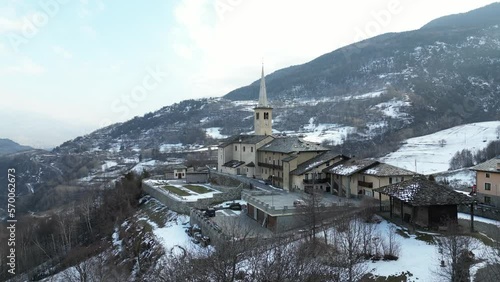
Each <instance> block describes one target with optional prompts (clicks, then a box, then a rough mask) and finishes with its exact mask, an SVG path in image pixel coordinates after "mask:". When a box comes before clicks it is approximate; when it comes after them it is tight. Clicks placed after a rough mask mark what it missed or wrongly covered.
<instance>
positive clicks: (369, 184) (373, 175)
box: [358, 163, 417, 200]
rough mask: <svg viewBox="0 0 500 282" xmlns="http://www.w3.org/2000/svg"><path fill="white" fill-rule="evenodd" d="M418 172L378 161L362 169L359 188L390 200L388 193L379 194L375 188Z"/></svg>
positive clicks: (369, 194)
mask: <svg viewBox="0 0 500 282" xmlns="http://www.w3.org/2000/svg"><path fill="white" fill-rule="evenodd" d="M416 174H417V173H416V172H413V171H409V170H406V169H403V168H400V167H397V166H393V165H390V164H386V163H378V164H376V165H374V166H371V167H370V168H368V169H365V170H362V171H361V172H360V173H359V175H358V188H359V189H360V190H362V191H363V192H362V193H361V194H363V195H365V196H370V197H373V198H376V199H379V198H380V197H381V198H382V200H388V197H387V196H386V195H379V193H378V192H375V191H374V189H377V188H380V187H384V186H387V185H390V184H395V183H399V182H401V181H405V180H407V179H410V178H411V177H413V176H415V175H416Z"/></svg>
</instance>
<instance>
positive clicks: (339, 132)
mask: <svg viewBox="0 0 500 282" xmlns="http://www.w3.org/2000/svg"><path fill="white" fill-rule="evenodd" d="M353 132H356V128H354V127H351V126H340V125H338V124H325V123H320V124H318V125H315V124H314V118H310V119H309V124H307V125H306V126H304V132H301V134H303V135H305V137H304V140H306V141H309V142H315V143H321V142H323V141H325V140H329V141H331V142H332V144H334V145H339V144H342V143H344V140H345V137H346V136H347V134H349V133H353Z"/></svg>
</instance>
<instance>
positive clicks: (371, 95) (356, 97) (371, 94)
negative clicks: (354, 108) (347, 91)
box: [340, 90, 385, 101]
mask: <svg viewBox="0 0 500 282" xmlns="http://www.w3.org/2000/svg"><path fill="white" fill-rule="evenodd" d="M384 92H385V90H379V91H375V92H369V93H366V94H361V95H351V96H346V97H342V98H341V99H340V100H344V101H349V100H363V99H369V98H377V97H380V95H382V93H384Z"/></svg>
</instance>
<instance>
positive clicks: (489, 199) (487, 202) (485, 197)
mask: <svg viewBox="0 0 500 282" xmlns="http://www.w3.org/2000/svg"><path fill="white" fill-rule="evenodd" d="M484 203H485V204H488V205H489V204H491V197H488V196H484Z"/></svg>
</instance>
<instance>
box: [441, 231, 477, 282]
mask: <svg viewBox="0 0 500 282" xmlns="http://www.w3.org/2000/svg"><path fill="white" fill-rule="evenodd" d="M477 248H478V244H477V241H476V239H474V238H472V237H470V236H465V235H464V234H460V233H459V232H458V226H457V225H450V226H449V227H448V231H447V234H445V235H444V236H443V237H441V238H439V239H438V252H439V254H440V255H441V262H440V267H439V269H438V271H437V275H439V276H441V277H442V278H443V279H446V280H447V281H451V282H465V281H470V268H471V266H472V264H473V263H474V254H473V253H472V250H475V249H477Z"/></svg>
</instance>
